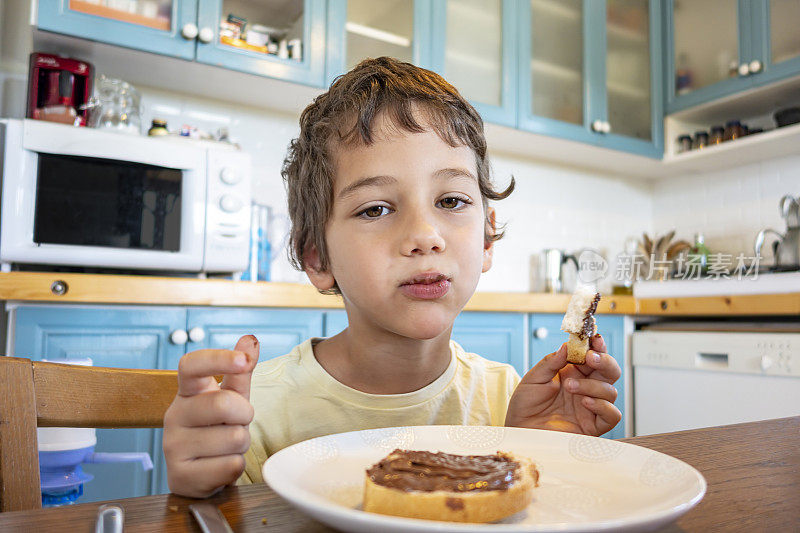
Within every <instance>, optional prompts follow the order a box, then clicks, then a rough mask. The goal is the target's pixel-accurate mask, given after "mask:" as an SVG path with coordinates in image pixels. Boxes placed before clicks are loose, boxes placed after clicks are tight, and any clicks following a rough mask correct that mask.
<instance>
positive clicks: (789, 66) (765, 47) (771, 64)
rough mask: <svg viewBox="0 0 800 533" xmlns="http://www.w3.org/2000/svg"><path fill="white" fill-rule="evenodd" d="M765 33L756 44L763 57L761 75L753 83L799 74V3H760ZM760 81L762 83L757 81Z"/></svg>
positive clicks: (780, 0)
mask: <svg viewBox="0 0 800 533" xmlns="http://www.w3.org/2000/svg"><path fill="white" fill-rule="evenodd" d="M762 2H763V4H762V5H763V8H762V10H761V15H762V18H763V19H764V21H765V22H764V24H763V26H764V30H763V31H761V32H760V33H759V34H758V37H761V38H760V39H758V40H757V41H756V42H757V44H756V46H758V45H760V47H761V55H762V56H763V60H762V61H763V63H764V71H763V74H761V75H758V76H756V78H757V79H756V80H755V81H756V83H762V82H763V83H768V82H771V81H774V80H778V79H783V78H786V77H789V76H794V75H797V74H798V73H800V0H762ZM758 78H761V79H758Z"/></svg>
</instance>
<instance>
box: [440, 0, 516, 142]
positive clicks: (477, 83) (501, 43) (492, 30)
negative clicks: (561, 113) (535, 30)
mask: <svg viewBox="0 0 800 533" xmlns="http://www.w3.org/2000/svg"><path fill="white" fill-rule="evenodd" d="M517 4H518V0H488V1H487V0H446V1H445V0H441V1H435V2H433V14H432V22H431V27H432V28H434V31H433V32H432V40H431V46H432V48H431V66H432V68H433V70H435V71H436V72H438V73H440V74H441V75H442V76H444V77H445V78H446V79H447V81H449V82H450V83H452V84H453V85H454V86H455V87H456V88H457V89H458V90H459V92H460V93H461V95H462V96H464V97H465V98H467V99H468V100H469V101H470V103H471V104H472V105H473V106H474V107H475V109H476V110H477V111H478V112H479V113H480V114H481V117H483V119H484V120H485V121H487V122H493V123H496V124H501V125H504V126H509V127H512V128H513V127H516V125H517V83H516V79H517V61H516V57H517V20H516V9H517Z"/></svg>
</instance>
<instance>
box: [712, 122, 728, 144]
mask: <svg viewBox="0 0 800 533" xmlns="http://www.w3.org/2000/svg"><path fill="white" fill-rule="evenodd" d="M724 134H725V128H723V127H722V126H713V127H712V128H711V135H709V136H708V144H709V145H714V144H719V143H721V142H722V138H723V136H724Z"/></svg>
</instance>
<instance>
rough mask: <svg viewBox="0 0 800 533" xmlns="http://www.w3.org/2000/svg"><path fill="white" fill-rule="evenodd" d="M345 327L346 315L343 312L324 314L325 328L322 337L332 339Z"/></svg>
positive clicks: (336, 311) (327, 312)
mask: <svg viewBox="0 0 800 533" xmlns="http://www.w3.org/2000/svg"><path fill="white" fill-rule="evenodd" d="M346 327H347V313H346V312H345V311H343V310H341V311H340V310H335V311H326V312H325V327H324V328H323V333H322V335H323V336H324V337H333V336H334V335H336V334H338V333H341V332H342V331H344V329H345V328H346Z"/></svg>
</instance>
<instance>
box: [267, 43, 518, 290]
mask: <svg viewBox="0 0 800 533" xmlns="http://www.w3.org/2000/svg"><path fill="white" fill-rule="evenodd" d="M415 109H417V110H422V111H423V112H424V115H425V116H424V119H425V121H424V122H423V123H420V121H418V120H417V117H415ZM380 113H388V117H389V118H390V120H391V122H392V123H393V124H394V125H396V126H397V127H399V128H401V129H403V130H406V131H409V132H412V133H422V132H424V131H425V130H426V129H428V128H432V129H433V130H434V131H435V132H436V133H437V135H439V137H440V138H441V139H442V140H443V141H445V142H446V143H448V144H449V145H450V146H453V147H457V146H462V145H463V146H468V147H470V148H472V150H473V152H475V159H476V162H477V168H478V185H479V187H480V191H481V199H482V203H483V211H484V213H487V219H486V236H485V239H486V242H494V241H497V240H498V239H500V238H502V236H503V233H504V232H503V231H493V230H492V227H493V221H490V220H489V218H488V210H487V207H488V201H489V200H502V199H503V198H506V197H508V195H510V194H511V192H512V191H513V190H514V177H513V176H512V177H511V183H510V184H509V186H508V188H506V190H504V191H501V192H498V191H496V190H495V189H494V186H493V185H492V182H491V176H490V168H489V161H488V159H487V157H486V138H485V137H484V134H483V120H482V119H481V117H480V115H479V114H478V112H477V111H475V109H474V108H473V107H472V106H471V105H470V104H469V103H468V102H467V101H466V100H465V99H464V98H463V97H462V96H461V95H460V94H459V93H458V91H457V90H456V89H455V87H453V86H452V85H450V84H449V83H448V82H447V81H445V79H444V78H442V77H441V76H439V75H438V74H436V73H435V72H432V71H430V70H426V69H424V68H421V67H417V66H415V65H412V64H410V63H405V62H403V61H398V60H397V59H394V58H391V57H379V58H377V59H366V60H364V61H362V62H361V63H359V64H358V65H356V66H355V67H354V68H353V70H351V71H350V72H347V73H346V74H343V75H341V76H339V77H338V78H336V80H335V81H334V82H333V84H331V87H330V89H329V90H328V91H327V92H326V93H323V94H321V95H319V96H318V97H317V98H315V99H314V101H313V102H312V103H311V104H310V105H309V106H308V107H306V108H305V110H303V113H302V114H301V115H300V135H299V136H298V137H297V138H296V139H294V140H292V142H291V143H290V145H289V150H288V153H287V155H286V159H285V160H284V162H283V169H282V170H281V175H282V176H283V179H284V182H285V186H286V190H287V195H288V201H289V216H290V218H291V220H292V229H291V233H290V235H289V261H290V262H291V263H292V265H293V266H294V267H295V268H297V269H298V270H304V269H305V267H306V264H305V261H304V259H303V252H304V251H306V249H308V247H309V246H311V245H314V246H315V247H316V249H317V251H318V254H319V261H320V270H321V271H325V270H327V269H328V268H329V266H330V265H329V256H328V251H327V247H326V243H325V225H326V224H327V221H328V218H329V217H330V214H331V211H332V208H333V180H334V174H335V172H334V171H335V163H334V161H335V158H334V151H335V150H337V149H339V148H341V147H347V146H353V145H357V144H359V143H360V144H362V145H367V146H368V145H370V144H372V142H373V133H374V132H373V125H374V121H375V118H376V117H377V116H378V115H379V114H380ZM321 292H325V293H332V294H337V293H339V289H338V287H336V286H334V288H333V289H330V290H328V291H321Z"/></svg>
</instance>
